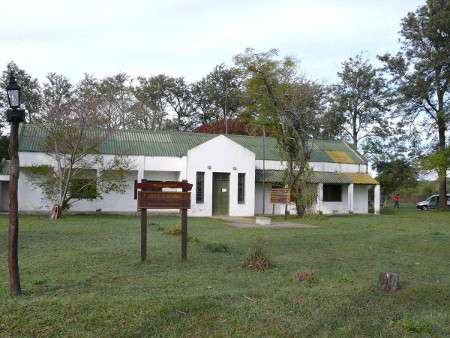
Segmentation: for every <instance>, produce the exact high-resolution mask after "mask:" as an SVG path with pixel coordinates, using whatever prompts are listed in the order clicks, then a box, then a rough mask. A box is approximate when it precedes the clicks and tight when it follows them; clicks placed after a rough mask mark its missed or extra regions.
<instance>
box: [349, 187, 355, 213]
mask: <svg viewBox="0 0 450 338" xmlns="http://www.w3.org/2000/svg"><path fill="white" fill-rule="evenodd" d="M353 187H354V185H353V183H352V184H350V185H349V186H348V213H349V214H353Z"/></svg>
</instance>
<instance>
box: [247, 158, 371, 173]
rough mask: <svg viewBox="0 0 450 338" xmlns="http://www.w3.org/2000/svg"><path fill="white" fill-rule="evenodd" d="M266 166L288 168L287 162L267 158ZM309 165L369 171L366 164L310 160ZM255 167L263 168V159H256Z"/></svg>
mask: <svg viewBox="0 0 450 338" xmlns="http://www.w3.org/2000/svg"><path fill="white" fill-rule="evenodd" d="M265 166H266V170H284V169H286V162H280V161H268V160H266V163H265ZM309 166H310V167H311V169H313V170H314V171H325V172H342V173H367V165H365V164H351V163H328V162H309ZM255 167H256V169H263V161H262V160H256V162H255Z"/></svg>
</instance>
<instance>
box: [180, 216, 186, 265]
mask: <svg viewBox="0 0 450 338" xmlns="http://www.w3.org/2000/svg"><path fill="white" fill-rule="evenodd" d="M181 259H182V260H183V261H185V260H186V259H187V210H186V209H181Z"/></svg>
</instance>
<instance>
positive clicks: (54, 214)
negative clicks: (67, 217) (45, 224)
mask: <svg viewBox="0 0 450 338" xmlns="http://www.w3.org/2000/svg"><path fill="white" fill-rule="evenodd" d="M61 211H62V207H61V205H60V204H55V205H54V206H53V209H52V211H50V219H59V218H61Z"/></svg>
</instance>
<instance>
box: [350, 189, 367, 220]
mask: <svg viewBox="0 0 450 338" xmlns="http://www.w3.org/2000/svg"><path fill="white" fill-rule="evenodd" d="M353 212H354V213H355V214H367V213H368V212H369V186H368V185H362V184H355V186H354V188H353Z"/></svg>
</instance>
